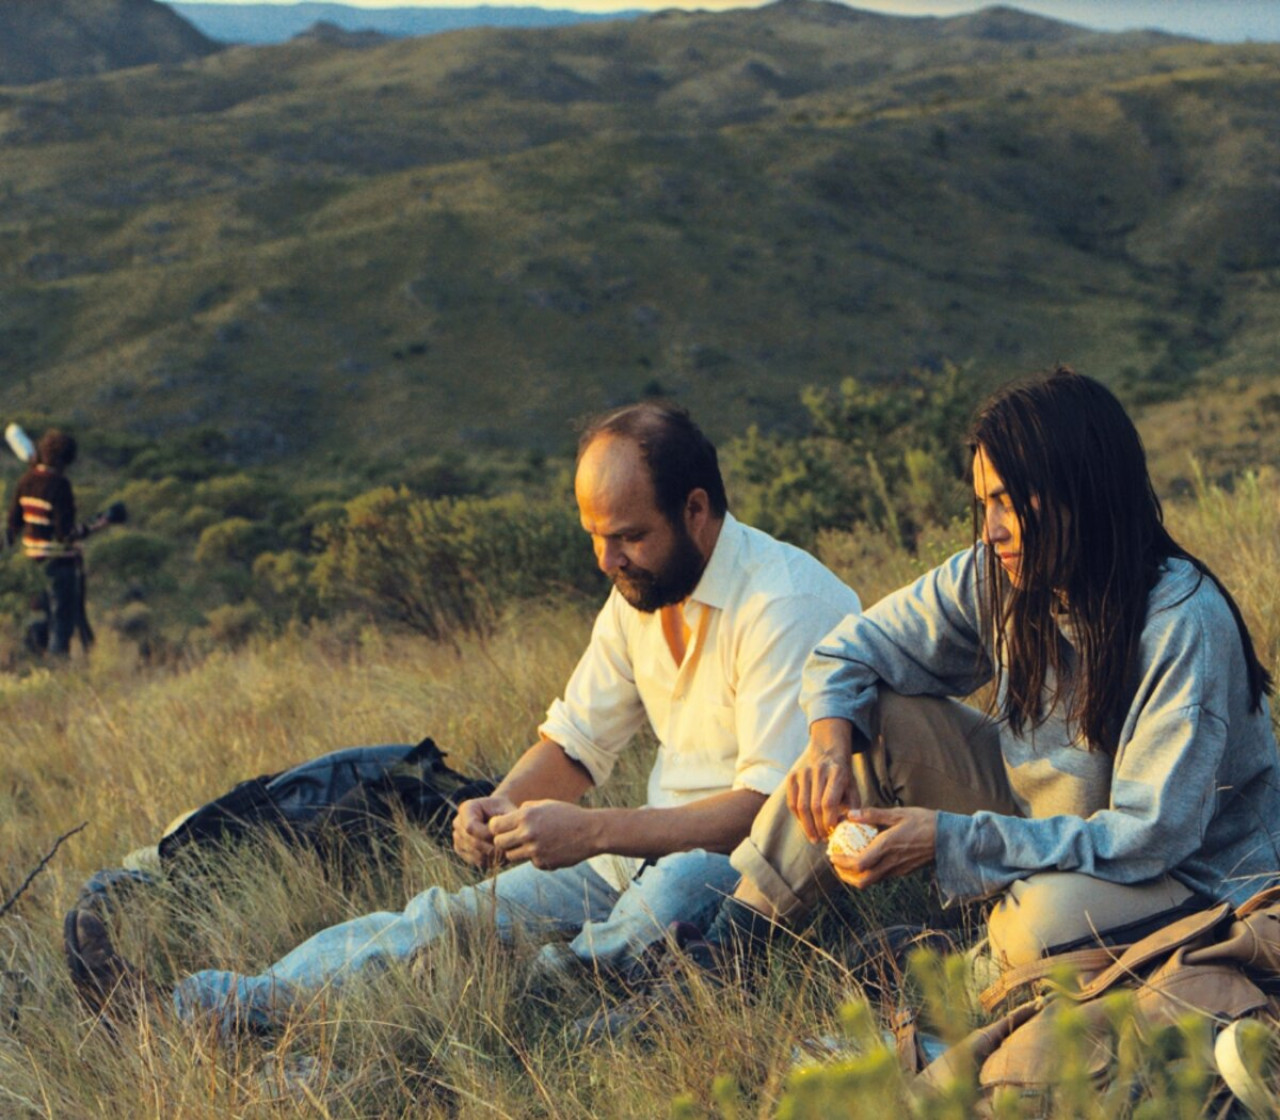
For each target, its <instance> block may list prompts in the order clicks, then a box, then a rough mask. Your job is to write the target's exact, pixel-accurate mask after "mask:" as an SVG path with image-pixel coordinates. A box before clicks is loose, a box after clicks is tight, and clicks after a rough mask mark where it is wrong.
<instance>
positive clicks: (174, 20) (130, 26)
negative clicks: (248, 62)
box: [0, 0, 218, 85]
mask: <svg viewBox="0 0 1280 1120" xmlns="http://www.w3.org/2000/svg"><path fill="white" fill-rule="evenodd" d="M217 49H218V45H217V44H216V43H214V42H213V41H212V40H211V39H208V38H206V37H205V36H204V35H203V34H201V33H200V32H199V31H197V30H196V29H195V27H193V26H192V25H191V24H190V23H188V22H187V21H186V20H184V19H182V18H181V17H180V16H178V15H176V14H175V13H174V12H173V10H172V9H171V8H169V7H168V6H167V5H165V4H160V3H157V2H156V0H39V2H38V3H37V2H34V0H0V85H26V84H29V83H33V82H43V81H48V80H49V79H51V78H71V77H82V76H84V75H88V74H101V73H104V72H105V71H108V70H119V69H122V68H124V67H128V66H143V65H146V64H149V63H155V62H166V63H174V62H185V61H187V60H188V59H193V58H203V57H204V56H205V55H208V54H212V53H213V52H214V51H215V50H217Z"/></svg>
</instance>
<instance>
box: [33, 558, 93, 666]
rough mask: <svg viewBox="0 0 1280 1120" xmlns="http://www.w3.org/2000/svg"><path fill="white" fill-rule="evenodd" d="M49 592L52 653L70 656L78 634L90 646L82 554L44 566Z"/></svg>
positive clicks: (91, 632) (91, 639) (90, 630)
mask: <svg viewBox="0 0 1280 1120" xmlns="http://www.w3.org/2000/svg"><path fill="white" fill-rule="evenodd" d="M44 571H45V576H46V578H47V579H48V581H49V583H48V594H49V652H50V653H56V654H61V655H63V656H66V655H67V654H69V653H70V652H71V636H72V635H73V634H76V633H78V634H79V635H80V640H81V641H82V642H84V646H85V648H86V649H88V648H89V644H90V643H91V642H92V641H93V631H92V629H90V627H89V620H88V618H87V617H86V615H85V612H84V564H83V562H82V561H81V560H80V558H79V557H78V556H67V557H61V558H59V559H57V560H50V561H48V562H47V563H46V564H45V566H44Z"/></svg>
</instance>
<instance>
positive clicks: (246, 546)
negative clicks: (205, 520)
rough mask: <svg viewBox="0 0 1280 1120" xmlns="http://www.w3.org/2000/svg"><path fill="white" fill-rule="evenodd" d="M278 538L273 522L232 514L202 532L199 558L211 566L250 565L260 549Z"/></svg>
mask: <svg viewBox="0 0 1280 1120" xmlns="http://www.w3.org/2000/svg"><path fill="white" fill-rule="evenodd" d="M275 539H276V535H275V532H274V531H273V530H272V528H271V526H270V525H264V524H262V523H261V522H259V521H250V520H249V519H248V518H247V517H228V518H227V519H226V520H225V521H219V522H217V523H216V524H214V525H210V526H209V527H208V528H207V529H205V530H203V531H202V532H201V534H200V539H199V541H198V542H197V543H196V550H195V554H194V555H195V560H196V563H198V564H205V565H209V566H216V565H222V564H250V563H252V562H253V559H254V557H256V556H257V555H258V554H259V553H260V552H265V551H266V550H267V549H268V548H270V547H271V545H272V544H273V543H274V542H275Z"/></svg>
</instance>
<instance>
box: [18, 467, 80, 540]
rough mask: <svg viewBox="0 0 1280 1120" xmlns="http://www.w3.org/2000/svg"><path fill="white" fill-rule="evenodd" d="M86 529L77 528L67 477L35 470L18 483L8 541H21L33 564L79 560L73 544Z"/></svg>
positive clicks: (45, 470) (46, 468) (47, 470)
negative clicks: (36, 562)
mask: <svg viewBox="0 0 1280 1120" xmlns="http://www.w3.org/2000/svg"><path fill="white" fill-rule="evenodd" d="M87 532H88V529H87V528H86V526H84V525H78V524H76V500H75V497H74V495H73V494H72V491H71V483H70V482H69V481H68V480H67V477H66V476H65V475H63V474H60V473H58V472H57V471H52V470H50V469H49V468H48V467H42V466H34V467H32V468H31V469H30V470H28V471H27V472H26V474H24V475H23V476H22V477H21V478H20V479H18V485H17V487H16V489H15V490H14V495H13V504H12V505H11V506H10V507H9V540H10V541H14V540H19V539H20V540H21V541H22V551H23V552H24V553H26V555H27V556H28V557H30V558H31V559H32V560H58V559H62V558H65V557H72V556H78V555H79V554H80V549H79V547H78V546H77V545H76V543H75V542H76V541H78V540H80V538H81V537H83V536H85V535H86V533H87Z"/></svg>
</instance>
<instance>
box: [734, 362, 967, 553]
mask: <svg viewBox="0 0 1280 1120" xmlns="http://www.w3.org/2000/svg"><path fill="white" fill-rule="evenodd" d="M981 395H982V394H981V388H980V386H979V384H978V379H977V377H976V376H975V375H974V374H973V373H971V372H970V371H968V370H966V369H962V368H960V367H958V366H954V365H950V364H946V365H944V366H943V367H942V368H941V369H940V370H936V371H934V370H920V369H918V370H912V371H911V372H910V373H908V374H905V375H904V376H902V377H899V378H895V379H893V380H891V381H885V382H882V383H878V384H875V385H865V384H863V383H861V382H858V381H855V380H854V379H853V378H847V379H846V380H845V381H844V382H843V383H842V384H841V386H840V388H839V390H838V391H837V392H834V393H832V392H830V391H828V390H825V389H821V390H819V389H808V390H806V391H805V392H804V393H803V394H802V399H803V400H804V403H805V406H806V407H807V408H808V410H809V418H810V425H811V430H810V433H809V434H808V435H807V436H804V437H802V438H800V439H797V440H792V439H782V438H779V437H776V436H766V435H762V434H761V433H760V432H759V431H758V430H757V429H755V428H752V429H751V430H750V431H748V433H747V435H746V436H744V437H741V438H739V439H735V440H731V441H730V442H729V443H728V444H726V445H725V448H724V451H723V453H722V455H721V461H722V462H723V464H724V471H725V476H726V481H727V483H728V486H729V490H730V497H731V499H732V501H733V503H734V508H735V509H736V510H737V511H738V512H739V514H740V515H741V516H742V518H743V520H745V521H747V522H748V523H750V524H753V525H757V526H759V527H760V528H762V529H765V530H767V531H768V532H771V533H773V534H774V535H776V536H781V537H783V538H785V539H787V540H790V541H793V542H794V543H796V544H799V545H801V546H803V547H806V548H812V547H813V546H814V544H815V543H816V541H817V539H818V537H819V535H820V534H821V533H822V531H823V530H827V529H848V528H850V527H852V526H853V525H855V524H857V525H864V526H871V527H872V528H875V529H883V530H885V531H887V532H888V533H889V534H890V535H891V536H892V537H893V538H894V540H896V541H898V542H900V543H902V544H906V545H913V544H914V542H915V540H916V537H917V536H918V535H919V533H920V530H921V529H922V528H923V527H924V526H925V525H928V524H930V523H934V522H943V523H945V522H947V521H950V519H951V518H952V517H954V516H955V515H956V513H957V512H958V511H960V510H962V509H964V508H965V505H966V504H967V498H966V496H965V487H964V481H963V480H964V478H965V474H966V471H967V469H968V465H969V464H968V457H969V456H968V449H967V448H966V447H965V446H964V444H963V440H962V437H963V433H964V430H965V425H966V423H967V421H968V418H969V415H970V413H971V412H972V410H973V407H974V405H975V403H976V402H977V401H978V400H979V399H980V398H981Z"/></svg>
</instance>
